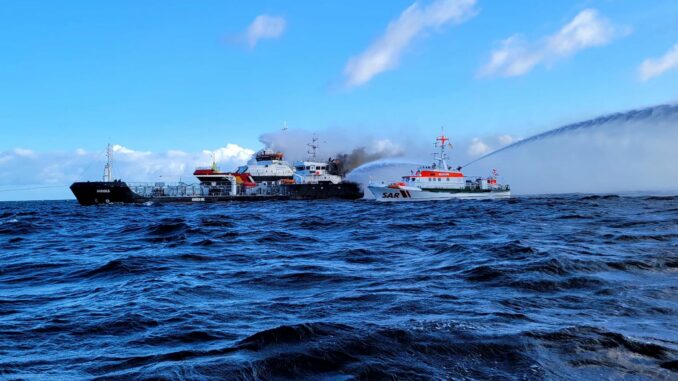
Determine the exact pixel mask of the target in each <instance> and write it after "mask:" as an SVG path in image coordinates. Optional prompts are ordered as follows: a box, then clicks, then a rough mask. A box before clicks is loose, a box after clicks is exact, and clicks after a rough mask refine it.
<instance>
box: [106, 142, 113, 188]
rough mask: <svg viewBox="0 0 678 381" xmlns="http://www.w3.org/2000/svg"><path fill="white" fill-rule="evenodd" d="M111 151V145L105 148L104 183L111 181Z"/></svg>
mask: <svg viewBox="0 0 678 381" xmlns="http://www.w3.org/2000/svg"><path fill="white" fill-rule="evenodd" d="M112 162H113V150H112V149H111V143H108V145H107V146H106V165H105V166H104V181H107V182H109V183H110V182H111V181H113V163H112Z"/></svg>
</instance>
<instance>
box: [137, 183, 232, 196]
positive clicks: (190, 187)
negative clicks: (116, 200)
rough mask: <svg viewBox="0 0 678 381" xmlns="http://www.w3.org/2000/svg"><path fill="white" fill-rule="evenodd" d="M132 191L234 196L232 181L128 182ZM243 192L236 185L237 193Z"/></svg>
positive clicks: (149, 193)
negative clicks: (210, 183)
mask: <svg viewBox="0 0 678 381" xmlns="http://www.w3.org/2000/svg"><path fill="white" fill-rule="evenodd" d="M127 186H129V188H130V189H131V190H132V192H134V193H136V194H138V195H140V196H143V197H154V198H157V197H205V196H232V195H233V194H232V189H233V188H232V186H231V183H230V182H220V183H219V184H217V185H207V184H199V183H194V184H186V183H181V182H180V183H170V184H167V183H164V182H157V183H127ZM241 193H243V190H242V187H241V186H238V187H236V194H241Z"/></svg>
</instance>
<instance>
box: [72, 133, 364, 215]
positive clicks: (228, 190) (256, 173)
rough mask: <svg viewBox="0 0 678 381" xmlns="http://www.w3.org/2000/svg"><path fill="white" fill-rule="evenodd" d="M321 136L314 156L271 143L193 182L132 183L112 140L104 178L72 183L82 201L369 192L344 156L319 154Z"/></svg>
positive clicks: (201, 172)
mask: <svg viewBox="0 0 678 381" xmlns="http://www.w3.org/2000/svg"><path fill="white" fill-rule="evenodd" d="M315 141H316V140H315V139H314V143H313V144H309V146H310V147H312V155H311V156H310V157H309V159H308V160H306V161H298V162H295V163H294V165H290V164H289V163H288V162H286V161H284V155H283V153H281V152H275V151H273V150H270V149H264V150H261V151H259V152H257V154H256V155H255V157H254V159H253V160H252V162H251V163H250V164H248V165H246V166H241V167H239V168H238V169H237V170H235V171H233V172H222V171H221V170H220V169H219V167H218V166H217V164H216V160H214V159H213V162H212V166H211V167H206V168H197V169H196V170H195V172H193V175H194V176H195V177H196V178H197V179H198V182H197V183H193V184H188V183H184V182H179V183H176V184H167V183H164V182H156V183H128V182H125V181H122V180H119V179H114V178H113V174H112V172H113V171H112V164H111V162H112V160H111V157H112V151H111V146H110V144H109V145H108V148H107V150H106V158H107V160H106V165H105V167H104V176H103V180H102V181H82V182H75V183H73V184H72V185H71V187H70V189H71V191H72V192H73V195H74V196H75V198H76V199H77V200H78V202H79V203H80V204H81V205H97V204H112V203H147V202H153V203H167V202H186V203H192V202H221V201H264V200H319V199H343V200H356V199H360V198H363V191H362V189H361V188H360V185H359V184H358V183H355V182H350V181H346V180H345V179H344V178H343V177H342V176H341V175H340V174H341V173H342V171H341V165H342V163H341V162H340V161H339V160H336V159H332V158H330V159H329V160H328V161H327V162H321V161H317V160H315V149H316V148H317V145H315Z"/></svg>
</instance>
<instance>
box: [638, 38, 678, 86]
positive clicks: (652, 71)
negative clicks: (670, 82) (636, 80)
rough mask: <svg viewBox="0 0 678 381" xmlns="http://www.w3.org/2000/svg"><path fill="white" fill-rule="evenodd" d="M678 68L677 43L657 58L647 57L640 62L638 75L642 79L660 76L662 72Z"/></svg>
mask: <svg viewBox="0 0 678 381" xmlns="http://www.w3.org/2000/svg"><path fill="white" fill-rule="evenodd" d="M675 68H678V44H676V45H673V47H672V48H671V49H669V51H668V52H666V53H665V54H664V55H663V56H661V57H659V58H648V59H646V60H645V61H643V63H641V64H640V67H639V68H638V75H639V76H640V79H641V80H642V81H647V80H649V79H651V78H654V77H657V76H660V75H662V74H664V72H666V71H669V70H671V69H675Z"/></svg>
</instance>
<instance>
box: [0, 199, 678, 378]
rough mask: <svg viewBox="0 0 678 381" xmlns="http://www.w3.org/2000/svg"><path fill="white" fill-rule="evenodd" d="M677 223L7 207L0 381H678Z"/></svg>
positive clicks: (550, 210) (616, 217) (560, 207)
mask: <svg viewBox="0 0 678 381" xmlns="http://www.w3.org/2000/svg"><path fill="white" fill-rule="evenodd" d="M677 212H678V197H674V196H639V197H626V196H617V195H604V196H598V195H592V196H588V195H561V196H557V197H525V198H517V199H511V200H501V201H463V202H443V203H429V204H387V205H383V204H375V203H372V202H367V201H360V202H313V203H308V202H275V203H268V204H264V203H246V202H243V203H233V204H222V205H153V206H152V207H144V206H142V207H139V206H101V207H91V208H84V207H80V206H78V205H76V204H75V203H74V202H27V203H0V261H1V262H0V290H1V291H2V292H0V378H5V379H27V378H28V379H30V378H46V379H106V380H109V379H204V380H211V379H214V380H221V379H242V380H268V379H309V380H316V379H407V380H410V379H412V380H428V379H520V380H542V379H573V380H575V379H577V380H578V379H619V378H628V379H673V378H675V377H676V375H677V374H678V373H677V372H678V334H676V332H678V322H677V321H676V319H675V317H674V316H676V314H677V312H678V311H676V310H677V309H678V301H677V300H676V297H675V295H676V294H677V293H678V286H677V285H676V282H675V279H676V274H677V272H678V213H677Z"/></svg>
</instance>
